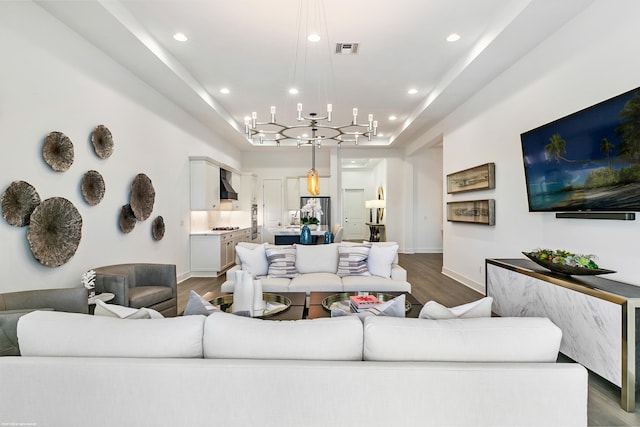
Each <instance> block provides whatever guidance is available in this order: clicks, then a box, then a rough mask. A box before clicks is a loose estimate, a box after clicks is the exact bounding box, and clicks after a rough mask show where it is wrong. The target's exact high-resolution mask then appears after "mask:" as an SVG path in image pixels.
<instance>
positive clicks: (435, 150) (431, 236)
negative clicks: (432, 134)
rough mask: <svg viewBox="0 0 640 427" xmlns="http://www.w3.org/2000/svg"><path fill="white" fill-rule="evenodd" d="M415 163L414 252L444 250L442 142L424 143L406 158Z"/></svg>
mask: <svg viewBox="0 0 640 427" xmlns="http://www.w3.org/2000/svg"><path fill="white" fill-rule="evenodd" d="M407 163H411V165H412V166H413V171H414V173H413V185H412V187H413V194H412V197H411V198H412V200H414V201H415V202H414V206H413V212H414V217H413V225H412V227H411V228H412V230H413V232H412V231H411V230H409V231H408V234H409V235H411V238H412V240H413V245H412V246H413V248H414V250H413V251H414V252H418V253H432V252H435V253H438V252H442V200H443V192H442V188H443V187H442V180H443V178H442V145H438V146H435V147H429V146H426V147H423V148H421V149H420V150H418V151H416V152H415V153H414V154H413V156H411V157H410V158H408V159H407Z"/></svg>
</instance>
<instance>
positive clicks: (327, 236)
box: [324, 231, 333, 243]
mask: <svg viewBox="0 0 640 427" xmlns="http://www.w3.org/2000/svg"><path fill="white" fill-rule="evenodd" d="M324 243H333V233H332V232H330V231H325V232H324Z"/></svg>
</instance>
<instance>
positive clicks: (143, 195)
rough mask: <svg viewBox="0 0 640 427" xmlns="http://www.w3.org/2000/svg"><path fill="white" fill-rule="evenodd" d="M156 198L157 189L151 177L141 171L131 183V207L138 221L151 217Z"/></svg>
mask: <svg viewBox="0 0 640 427" xmlns="http://www.w3.org/2000/svg"><path fill="white" fill-rule="evenodd" d="M155 200H156V191H155V190H154V189H153V184H152V183H151V180H150V179H149V177H148V176H147V175H145V174H143V173H139V174H138V175H136V177H135V178H134V179H133V183H132V184H131V201H130V204H131V209H132V210H133V214H134V215H135V217H136V219H137V220H138V221H144V220H145V219H147V218H149V215H151V212H152V211H153V203H154V201H155Z"/></svg>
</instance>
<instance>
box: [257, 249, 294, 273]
mask: <svg viewBox="0 0 640 427" xmlns="http://www.w3.org/2000/svg"><path fill="white" fill-rule="evenodd" d="M265 252H266V253H267V262H268V263H269V270H268V272H267V277H288V278H293V277H296V276H297V275H298V270H297V269H296V248H295V247H294V246H267V247H266V249H265Z"/></svg>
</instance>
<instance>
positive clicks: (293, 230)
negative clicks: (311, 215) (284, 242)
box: [273, 226, 327, 236]
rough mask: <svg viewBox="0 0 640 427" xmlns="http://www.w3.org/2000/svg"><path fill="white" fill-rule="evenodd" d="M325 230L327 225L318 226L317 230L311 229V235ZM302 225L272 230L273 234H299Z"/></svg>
mask: <svg viewBox="0 0 640 427" xmlns="http://www.w3.org/2000/svg"><path fill="white" fill-rule="evenodd" d="M326 231H327V227H318V229H317V230H311V235H312V236H322V235H324V233H325V232H326ZM301 232H302V227H298V226H295V227H280V228H276V229H274V230H273V234H274V235H275V236H299V235H300V233H301Z"/></svg>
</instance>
